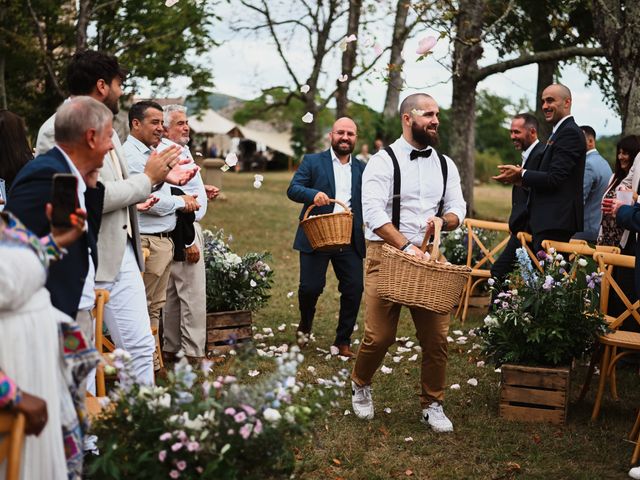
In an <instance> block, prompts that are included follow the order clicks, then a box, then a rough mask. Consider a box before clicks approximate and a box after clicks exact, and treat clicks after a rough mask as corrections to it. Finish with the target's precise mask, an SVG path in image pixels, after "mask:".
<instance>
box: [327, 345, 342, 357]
mask: <svg viewBox="0 0 640 480" xmlns="http://www.w3.org/2000/svg"><path fill="white" fill-rule="evenodd" d="M329 352H331V355H338V353H340V350H338V347H336V346H335V345H331V346H330V347H329Z"/></svg>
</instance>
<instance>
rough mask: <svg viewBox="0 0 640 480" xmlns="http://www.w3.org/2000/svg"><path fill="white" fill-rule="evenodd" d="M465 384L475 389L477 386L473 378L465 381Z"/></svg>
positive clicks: (476, 381)
mask: <svg viewBox="0 0 640 480" xmlns="http://www.w3.org/2000/svg"><path fill="white" fill-rule="evenodd" d="M467 383H468V384H469V385H471V386H472V387H477V386H478V380H476V379H475V378H470V379H469V380H467Z"/></svg>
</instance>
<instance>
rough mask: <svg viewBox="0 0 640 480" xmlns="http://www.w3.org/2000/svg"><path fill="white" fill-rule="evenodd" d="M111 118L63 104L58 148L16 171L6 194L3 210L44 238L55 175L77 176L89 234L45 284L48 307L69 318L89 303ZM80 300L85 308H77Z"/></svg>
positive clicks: (98, 106) (88, 104)
mask: <svg viewBox="0 0 640 480" xmlns="http://www.w3.org/2000/svg"><path fill="white" fill-rule="evenodd" d="M112 118H113V115H112V113H111V111H110V110H109V109H108V108H107V107H106V106H104V105H103V104H102V103H100V102H98V101H97V100H94V99H92V98H90V97H75V98H73V99H72V100H69V101H68V102H65V103H64V104H62V105H61V106H60V108H58V112H57V114H56V120H55V140H56V146H55V147H54V148H52V149H51V150H49V151H48V152H46V153H44V154H42V155H39V156H37V157H36V158H35V159H34V160H32V161H31V162H29V163H27V165H25V166H24V168H22V170H20V172H19V173H18V175H17V177H16V179H15V180H14V182H13V185H12V187H11V191H10V192H9V195H8V201H7V206H6V208H7V210H10V211H11V212H13V213H14V214H15V215H16V216H17V217H18V218H19V219H20V220H21V221H22V222H23V223H24V224H25V226H26V227H27V228H28V229H29V230H31V231H32V232H34V233H35V234H36V235H38V236H40V237H42V236H45V235H47V234H49V232H50V224H49V220H48V219H47V217H46V215H45V205H46V204H47V203H51V200H52V198H51V193H52V192H51V189H52V184H53V175H55V174H56V173H67V174H69V173H70V174H74V175H75V176H76V177H77V179H78V203H79V205H80V207H81V208H83V209H85V210H86V212H87V227H88V228H87V232H86V233H85V234H83V235H82V237H80V239H79V240H78V241H77V242H75V243H74V244H73V245H71V246H70V247H68V249H67V250H68V252H67V253H66V254H65V255H64V256H63V258H62V259H61V260H60V261H58V262H55V263H52V264H51V266H50V268H49V276H48V278H47V284H46V287H47V289H48V290H49V292H50V293H51V303H52V304H53V305H54V306H55V307H56V308H58V309H59V310H62V311H63V312H64V313H66V314H67V315H69V316H70V317H72V318H76V316H77V314H78V311H79V310H83V309H84V310H86V309H87V308H89V309H90V307H91V306H92V305H93V301H92V299H91V296H93V295H94V293H93V283H94V280H95V278H94V277H95V268H96V266H97V264H98V258H97V252H98V249H97V243H96V242H97V238H98V231H99V229H100V220H101V217H102V206H103V199H104V187H102V185H100V184H98V169H99V168H100V167H101V166H102V161H103V159H104V156H105V154H106V153H107V152H108V151H109V150H111V148H113V144H112V143H111V134H112V131H113V128H112ZM83 188H84V189H85V191H84V193H81V191H82V189H83ZM83 301H84V302H85V303H86V306H83V305H81V303H82V302H83ZM83 327H86V326H84V325H81V328H83ZM84 333H85V335H86V332H84Z"/></svg>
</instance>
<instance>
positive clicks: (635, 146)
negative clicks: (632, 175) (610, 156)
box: [613, 135, 640, 188]
mask: <svg viewBox="0 0 640 480" xmlns="http://www.w3.org/2000/svg"><path fill="white" fill-rule="evenodd" d="M621 151H624V152H625V153H626V154H628V155H629V166H628V167H627V168H626V169H623V168H622V164H621V163H620V159H619V158H618V154H619V153H620V152H621ZM639 152H640V138H638V137H637V136H636V135H629V136H627V137H624V138H621V139H620V140H619V141H618V143H617V144H616V164H615V166H614V168H613V175H614V180H613V184H614V186H617V185H618V184H619V183H620V182H621V181H622V180H623V179H624V178H625V177H626V176H627V174H628V173H629V169H630V168H631V165H632V164H633V161H634V159H635V158H636V155H638V153H639ZM634 188H635V186H634Z"/></svg>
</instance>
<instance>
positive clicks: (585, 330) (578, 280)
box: [480, 248, 605, 366]
mask: <svg viewBox="0 0 640 480" xmlns="http://www.w3.org/2000/svg"><path fill="white" fill-rule="evenodd" d="M517 259H518V265H517V268H516V270H515V271H514V272H513V273H512V274H511V275H510V276H509V278H508V279H507V280H505V284H504V285H498V284H497V283H496V282H495V281H493V280H492V279H491V280H490V281H489V283H490V285H491V289H492V290H493V291H494V297H495V300H494V304H493V305H492V310H491V313H490V314H489V315H487V317H486V318H485V319H484V326H483V327H482V328H481V329H480V333H481V335H482V337H483V340H484V346H483V349H484V353H485V354H486V355H488V356H489V357H490V358H491V359H493V360H494V361H495V363H496V364H498V365H500V364H502V363H517V364H531V365H541V366H544V365H551V366H553V365H566V364H570V363H571V361H572V359H573V358H576V357H580V356H582V355H583V354H584V353H585V352H587V351H588V350H589V349H590V347H591V346H592V345H593V343H594V341H595V340H596V338H597V337H598V335H600V334H602V333H603V332H604V331H605V323H604V321H603V318H602V315H601V314H600V313H599V291H598V289H597V288H596V286H597V285H598V284H599V283H600V275H599V274H598V273H597V272H596V271H595V267H594V266H593V264H589V262H588V261H587V260H586V259H584V258H581V257H576V258H574V259H572V261H571V262H569V260H567V259H565V258H564V257H563V256H562V255H561V254H558V253H556V252H555V251H553V250H551V251H549V252H548V253H545V252H543V251H540V252H539V253H538V260H539V262H540V265H541V266H542V267H543V272H540V271H539V270H538V269H536V268H535V267H534V266H533V265H532V263H531V260H530V258H529V256H528V255H527V253H526V252H525V251H524V249H522V248H519V249H518V250H517Z"/></svg>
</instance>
